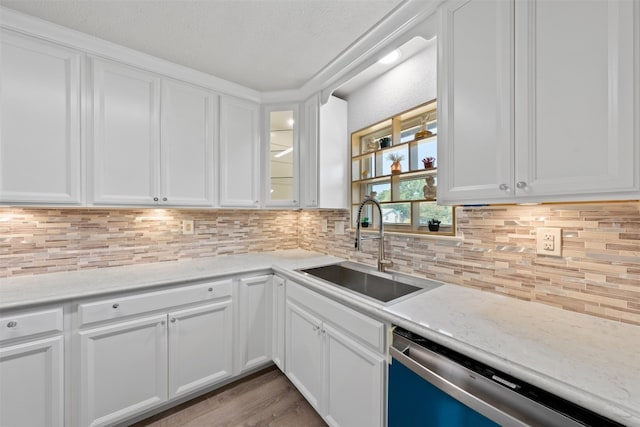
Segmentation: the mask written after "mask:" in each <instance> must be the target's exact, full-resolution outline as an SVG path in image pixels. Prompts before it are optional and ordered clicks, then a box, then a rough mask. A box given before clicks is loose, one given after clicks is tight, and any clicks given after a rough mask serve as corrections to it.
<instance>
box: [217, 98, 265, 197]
mask: <svg viewBox="0 0 640 427" xmlns="http://www.w3.org/2000/svg"><path fill="white" fill-rule="evenodd" d="M219 167H220V205H221V206H222V207H248V208H257V207H259V206H260V199H259V180H260V106H259V105H258V104H256V103H254V102H250V101H246V100H242V99H238V98H233V97H230V96H223V97H221V98H220V161H219Z"/></svg>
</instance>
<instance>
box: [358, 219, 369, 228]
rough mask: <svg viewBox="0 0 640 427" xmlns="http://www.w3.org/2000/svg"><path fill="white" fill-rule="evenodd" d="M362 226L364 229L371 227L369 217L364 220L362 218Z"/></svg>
mask: <svg viewBox="0 0 640 427" xmlns="http://www.w3.org/2000/svg"><path fill="white" fill-rule="evenodd" d="M360 225H361V226H363V227H368V226H369V217H368V216H365V217H364V218H362V221H360Z"/></svg>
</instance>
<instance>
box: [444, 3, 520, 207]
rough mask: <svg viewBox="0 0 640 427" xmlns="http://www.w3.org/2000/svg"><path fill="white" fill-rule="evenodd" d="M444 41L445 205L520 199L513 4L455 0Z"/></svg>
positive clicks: (449, 10)
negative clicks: (515, 188)
mask: <svg viewBox="0 0 640 427" xmlns="http://www.w3.org/2000/svg"><path fill="white" fill-rule="evenodd" d="M441 14H442V15H441V30H440V33H439V34H441V35H442V36H441V37H438V98H439V99H438V195H437V197H438V202H439V203H441V204H451V203H458V202H462V203H463V202H465V201H467V200H483V199H485V200H486V199H491V200H494V201H498V200H501V199H506V200H508V199H510V198H512V197H513V182H514V180H513V173H514V171H513V169H514V159H513V156H514V154H513V134H514V132H513V104H514V101H513V99H514V95H513V91H514V89H513V85H514V83H513V37H514V36H513V1H504V0H454V1H449V2H448V3H446V4H445V5H444V6H443V7H442V9H441Z"/></svg>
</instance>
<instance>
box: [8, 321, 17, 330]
mask: <svg viewBox="0 0 640 427" xmlns="http://www.w3.org/2000/svg"><path fill="white" fill-rule="evenodd" d="M16 326H18V322H16V321H14V320H12V321H11V322H9V323H7V328H15V327H16Z"/></svg>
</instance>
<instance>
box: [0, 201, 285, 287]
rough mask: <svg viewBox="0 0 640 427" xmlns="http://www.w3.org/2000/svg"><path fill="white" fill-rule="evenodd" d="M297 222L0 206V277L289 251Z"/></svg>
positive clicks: (250, 213) (216, 213)
mask: <svg viewBox="0 0 640 427" xmlns="http://www.w3.org/2000/svg"><path fill="white" fill-rule="evenodd" d="M189 219H192V220H194V234H191V235H190V234H182V220H189ZM297 223H298V212H297V211H290V210H289V211H271V210H195V209H194V210H183V209H166V210H165V209H81V208H78V209H73V208H71V209H70V208H65V209H32V208H0V277H6V276H17V275H24V274H40V273H48V272H53V271H72V270H79V269H86V268H100V267H111V266H117V265H127V264H136V263H149V262H159V261H174V260H178V259H188V258H200V257H213V256H219V255H226V254H238V253H248V252H262V251H269V250H278V249H294V248H297V247H298V229H297Z"/></svg>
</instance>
